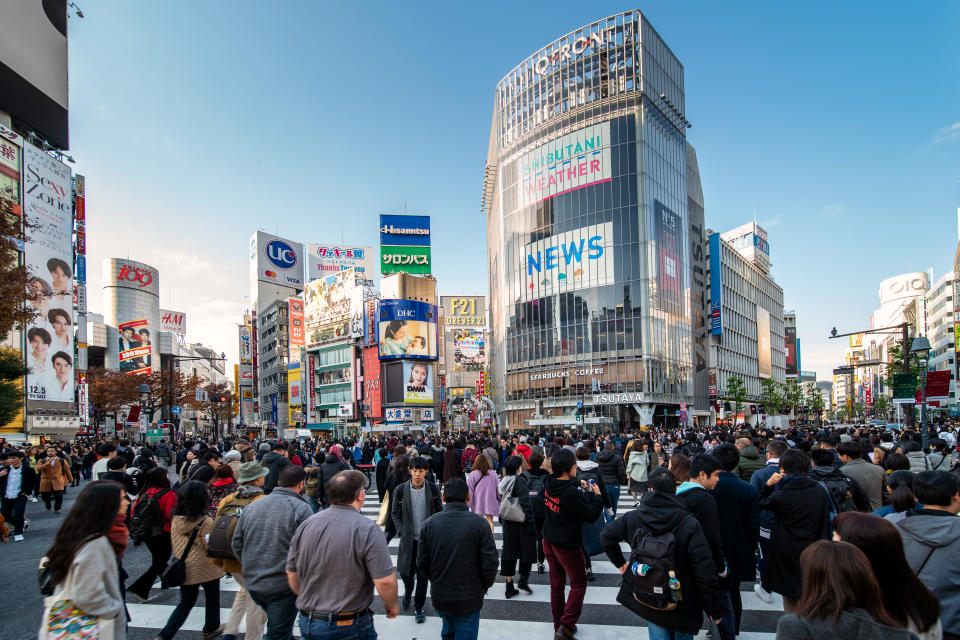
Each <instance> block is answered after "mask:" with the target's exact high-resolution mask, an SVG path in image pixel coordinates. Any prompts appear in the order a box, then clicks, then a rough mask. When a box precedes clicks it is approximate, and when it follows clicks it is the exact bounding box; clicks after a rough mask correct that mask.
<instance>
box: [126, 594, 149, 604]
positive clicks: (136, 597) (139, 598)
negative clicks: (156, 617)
mask: <svg viewBox="0 0 960 640" xmlns="http://www.w3.org/2000/svg"><path fill="white" fill-rule="evenodd" d="M127 595H129V596H130V597H131V598H133V599H134V600H136V601H137V602H139V603H140V604H145V603H146V602H147V601H149V600H150V597H149V596H147V597H144V596H142V595H140V594H139V593H134V592H133V591H127Z"/></svg>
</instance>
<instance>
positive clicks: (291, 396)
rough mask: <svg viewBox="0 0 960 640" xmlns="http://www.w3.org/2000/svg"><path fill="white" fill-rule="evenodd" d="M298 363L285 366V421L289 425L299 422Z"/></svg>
mask: <svg viewBox="0 0 960 640" xmlns="http://www.w3.org/2000/svg"><path fill="white" fill-rule="evenodd" d="M301 402H302V400H301V397H300V363H299V362H291V363H290V364H288V365H287V414H288V416H287V420H288V422H289V424H295V423H296V422H299V417H300V416H299V414H300V403H301Z"/></svg>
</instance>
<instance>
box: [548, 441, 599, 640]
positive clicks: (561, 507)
mask: <svg viewBox="0 0 960 640" xmlns="http://www.w3.org/2000/svg"><path fill="white" fill-rule="evenodd" d="M550 467H551V469H552V472H551V475H550V477H549V478H547V481H546V484H545V486H544V506H545V507H546V518H545V519H544V523H543V551H544V554H545V555H546V557H547V562H548V563H549V564H550V613H551V615H552V616H553V628H554V631H555V635H554V640H569V639H570V638H573V637H574V634H575V633H576V632H577V621H578V620H579V619H580V612H581V611H582V610H583V598H584V596H585V595H586V593H587V574H586V570H585V568H586V561H585V559H584V553H583V539H582V537H581V529H582V526H583V523H584V522H594V521H595V520H596V519H597V518H599V517H600V514H601V513H603V498H602V497H600V486H599V485H598V484H597V483H593V484H590V483H588V482H586V481H581V480H579V479H578V478H577V471H578V469H577V457H576V455H575V454H574V453H573V451H570V450H569V449H565V448H560V449H557V451H556V453H554V454H553V456H552V457H551V459H550ZM568 575H569V576H570V595H569V596H568V597H567V598H566V601H564V591H565V590H566V586H567V576H568Z"/></svg>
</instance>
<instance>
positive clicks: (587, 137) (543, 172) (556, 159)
mask: <svg viewBox="0 0 960 640" xmlns="http://www.w3.org/2000/svg"><path fill="white" fill-rule="evenodd" d="M519 167H520V175H521V185H520V195H519V198H518V199H519V205H520V206H521V207H525V206H527V205H528V204H534V203H536V202H540V201H541V200H546V199H547V198H552V197H553V196H557V195H560V194H561V193H567V192H568V191H574V190H576V189H582V188H583V187H589V186H590V185H593V184H599V183H601V182H607V181H609V180H610V179H611V175H610V123H609V122H601V123H600V124H595V125H591V126H589V127H584V128H583V129H580V130H579V131H574V132H573V133H568V134H566V135H564V136H561V137H559V138H557V139H556V140H552V141H550V142H548V143H546V144H543V145H540V146H539V147H537V148H536V149H534V150H533V151H530V152H529V153H526V154H524V155H523V156H521V157H520V160H519Z"/></svg>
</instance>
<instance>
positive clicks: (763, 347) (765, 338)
mask: <svg viewBox="0 0 960 640" xmlns="http://www.w3.org/2000/svg"><path fill="white" fill-rule="evenodd" d="M770 347H771V344H770V312H769V311H767V310H766V309H764V308H763V307H757V375H758V376H760V377H761V378H769V377H770V376H772V375H773V368H772V365H771V362H770V357H771V356H770Z"/></svg>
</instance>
